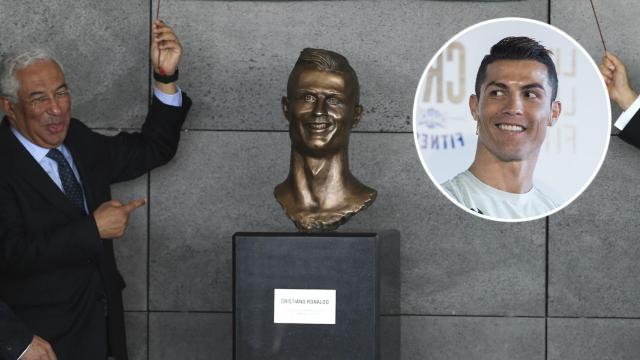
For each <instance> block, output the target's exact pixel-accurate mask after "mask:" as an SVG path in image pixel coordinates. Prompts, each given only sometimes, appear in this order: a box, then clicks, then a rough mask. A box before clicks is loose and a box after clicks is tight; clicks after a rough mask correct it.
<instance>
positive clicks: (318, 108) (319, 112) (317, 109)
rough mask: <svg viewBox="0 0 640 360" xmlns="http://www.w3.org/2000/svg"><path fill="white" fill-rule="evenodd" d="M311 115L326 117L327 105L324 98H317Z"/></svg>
mask: <svg viewBox="0 0 640 360" xmlns="http://www.w3.org/2000/svg"><path fill="white" fill-rule="evenodd" d="M313 114H314V115H316V116H325V115H327V104H326V101H325V97H324V96H319V97H318V101H316V103H315V106H314V107H313Z"/></svg>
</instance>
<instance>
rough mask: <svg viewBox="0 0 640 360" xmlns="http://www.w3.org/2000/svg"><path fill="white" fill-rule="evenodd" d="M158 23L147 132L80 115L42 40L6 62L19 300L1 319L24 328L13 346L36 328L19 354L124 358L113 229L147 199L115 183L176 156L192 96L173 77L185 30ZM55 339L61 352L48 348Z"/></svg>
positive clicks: (4, 184) (0, 130)
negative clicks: (120, 195)
mask: <svg viewBox="0 0 640 360" xmlns="http://www.w3.org/2000/svg"><path fill="white" fill-rule="evenodd" d="M152 30H153V41H152V45H151V51H150V54H151V61H152V64H153V68H154V72H155V74H154V77H155V79H156V81H155V89H154V95H155V96H154V99H153V101H152V104H151V107H150V109H149V113H148V115H147V119H146V121H145V123H144V124H143V126H142V131H141V133H135V134H127V133H120V134H118V135H116V136H113V137H109V136H104V135H100V134H97V133H94V132H92V131H91V130H90V129H89V128H88V127H86V126H85V125H84V124H82V123H81V122H80V121H78V120H75V119H72V118H71V115H70V108H71V94H70V91H69V89H68V87H67V85H66V83H65V81H64V74H63V72H62V68H61V66H60V65H59V63H58V62H57V61H55V60H54V59H53V58H51V57H50V56H48V55H46V54H44V53H43V52H42V51H28V52H25V53H22V54H19V55H17V56H13V57H9V58H8V59H7V60H5V62H4V68H3V69H2V72H1V73H0V90H1V100H2V109H3V111H4V113H5V114H6V117H5V119H3V122H2V125H0V299H2V300H3V301H4V302H5V303H6V304H7V305H9V307H10V308H11V312H9V310H8V309H6V308H5V307H3V308H1V309H0V316H3V317H0V319H4V318H6V319H10V321H6V322H5V321H4V320H0V321H3V324H2V326H0V343H1V344H5V342H7V341H11V339H14V335H15V334H16V332H20V333H22V335H21V336H20V337H18V338H16V339H15V340H13V341H15V342H16V343H15V344H6V346H5V349H7V348H12V349H14V351H15V348H16V347H20V346H23V347H24V346H25V344H24V341H25V340H24V339H25V335H24V334H25V329H28V330H29V335H27V337H30V338H28V339H29V341H31V343H30V344H29V345H28V347H27V348H26V349H24V348H23V349H20V350H19V351H18V352H12V353H11V352H10V353H9V354H11V356H13V355H15V354H18V355H19V356H20V357H19V358H20V360H31V359H55V356H56V355H57V357H58V358H59V359H61V360H74V359H78V360H86V359H91V360H93V359H107V358H108V357H109V358H114V359H117V360H122V359H127V351H126V339H125V332H124V311H123V306H122V289H123V288H124V281H123V279H122V276H121V275H120V273H119V272H118V270H117V268H116V263H115V259H114V253H113V244H112V240H110V239H115V238H119V237H121V236H122V235H123V233H124V231H125V229H126V226H127V221H128V217H129V214H130V213H131V212H132V211H133V210H134V209H136V208H138V207H140V206H142V205H143V204H144V203H145V201H144V199H137V200H133V201H131V202H129V203H127V204H123V203H121V202H119V201H114V200H111V193H110V185H111V184H113V183H116V182H119V181H125V180H129V179H133V178H135V177H138V176H140V175H142V174H144V173H146V172H147V171H149V170H151V169H153V168H154V167H157V166H160V165H162V164H165V163H166V162H168V161H169V160H170V159H171V158H172V157H173V155H174V154H175V151H176V149H177V146H178V141H179V137H180V128H181V125H182V123H183V122H184V119H185V117H186V115H187V112H188V110H189V107H190V104H191V102H190V100H189V98H188V97H186V95H184V94H182V93H181V91H180V89H178V88H177V85H176V80H177V75H178V74H177V66H178V63H179V62H180V58H181V54H182V47H181V45H180V43H179V41H178V39H177V37H176V35H175V34H174V32H173V30H172V29H171V28H169V27H168V26H166V25H165V24H164V23H162V22H161V21H156V22H154V24H153V29H152ZM12 313H13V314H15V316H13V315H11V314H12ZM18 319H19V320H18ZM47 344H51V346H52V348H53V351H54V352H55V355H54V354H53V353H51V354H48V353H46V351H45V352H43V351H42V350H43V349H46V346H47ZM0 351H1V350H0ZM0 356H4V357H7V356H9V355H7V353H6V352H5V353H2V352H0ZM9 359H10V360H15V357H14V358H11V357H9Z"/></svg>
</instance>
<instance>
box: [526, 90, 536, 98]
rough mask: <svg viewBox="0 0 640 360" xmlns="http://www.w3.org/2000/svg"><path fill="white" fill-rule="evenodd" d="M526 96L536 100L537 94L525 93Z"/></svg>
mask: <svg viewBox="0 0 640 360" xmlns="http://www.w3.org/2000/svg"><path fill="white" fill-rule="evenodd" d="M526 95H527V97H528V98H529V99H535V98H537V97H538V94H536V93H535V92H533V91H527V94H526Z"/></svg>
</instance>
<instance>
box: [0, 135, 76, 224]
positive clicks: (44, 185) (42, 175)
mask: <svg viewBox="0 0 640 360" xmlns="http://www.w3.org/2000/svg"><path fill="white" fill-rule="evenodd" d="M0 144H2V147H3V148H4V151H3V152H4V154H5V155H6V156H7V157H6V161H7V162H8V164H7V167H6V169H7V170H8V171H9V174H12V175H14V176H16V177H19V178H21V179H22V180H24V181H25V182H27V183H29V184H31V186H32V187H33V188H34V189H35V191H37V192H38V193H40V195H42V197H44V198H45V199H47V200H48V201H49V202H50V203H51V204H53V205H54V206H55V207H56V208H58V209H59V210H60V211H62V212H64V213H66V214H67V215H69V216H72V217H75V216H77V215H78V210H77V209H76V208H75V206H74V205H73V204H72V203H71V201H69V199H68V198H67V196H66V195H65V194H64V193H63V192H62V190H60V189H59V188H58V186H57V185H56V184H55V183H54V182H53V180H51V178H50V177H49V174H47V173H46V172H45V171H44V170H43V169H42V167H41V166H40V164H38V163H37V162H36V161H35V159H34V158H33V157H32V156H31V154H29V152H28V151H27V149H25V148H24V146H22V144H20V142H19V141H18V139H16V137H15V136H14V135H13V134H12V133H11V130H10V128H9V126H7V125H6V124H3V125H2V126H0Z"/></svg>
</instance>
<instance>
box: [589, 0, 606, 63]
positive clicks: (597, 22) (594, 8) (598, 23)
mask: <svg viewBox="0 0 640 360" xmlns="http://www.w3.org/2000/svg"><path fill="white" fill-rule="evenodd" d="M589 1H590V2H591V10H593V17H595V18H596V25H598V33H600V40H602V47H603V48H604V52H607V45H605V43H604V36H602V29H600V22H599V21H598V15H597V14H596V7H595V6H593V0H589Z"/></svg>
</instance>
